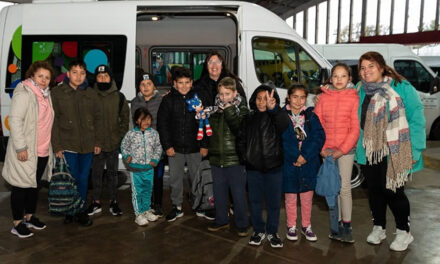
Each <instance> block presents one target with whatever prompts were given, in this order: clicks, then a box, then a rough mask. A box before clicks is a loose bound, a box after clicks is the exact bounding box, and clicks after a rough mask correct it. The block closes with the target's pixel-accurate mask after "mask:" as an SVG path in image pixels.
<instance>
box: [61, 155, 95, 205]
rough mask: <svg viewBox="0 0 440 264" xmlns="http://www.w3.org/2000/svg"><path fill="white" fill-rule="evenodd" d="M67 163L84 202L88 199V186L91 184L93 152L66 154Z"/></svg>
mask: <svg viewBox="0 0 440 264" xmlns="http://www.w3.org/2000/svg"><path fill="white" fill-rule="evenodd" d="M64 157H65V158H66V162H67V164H68V165H69V167H70V172H71V173H72V175H73V177H74V178H75V180H76V185H77V186H78V190H79V193H80V194H81V198H82V199H83V201H86V198H87V185H88V183H89V173H90V166H91V165H92V158H93V152H90V153H85V154H81V153H72V152H67V151H65V152H64Z"/></svg>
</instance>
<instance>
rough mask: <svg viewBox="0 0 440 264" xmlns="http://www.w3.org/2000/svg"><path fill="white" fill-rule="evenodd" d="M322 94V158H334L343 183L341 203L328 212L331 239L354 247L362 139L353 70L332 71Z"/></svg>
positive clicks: (317, 109)
mask: <svg viewBox="0 0 440 264" xmlns="http://www.w3.org/2000/svg"><path fill="white" fill-rule="evenodd" d="M321 90H322V94H320V95H319V99H318V102H317V104H316V107H315V113H316V114H317V115H318V116H319V120H320V121H321V124H322V126H323V127H324V131H325V135H326V140H325V144H324V147H323V148H322V151H321V155H322V156H323V157H327V156H333V158H334V159H335V160H337V164H338V167H339V174H340V176H341V183H342V184H341V191H340V194H339V196H338V197H337V198H338V199H337V200H338V203H337V204H336V206H335V208H329V209H330V231H331V233H330V235H329V237H330V238H331V239H335V240H338V241H342V242H348V243H353V242H354V239H353V235H352V231H351V212H352V197H351V174H352V168H353V162H354V154H355V148H356V143H357V140H358V137H359V118H358V107H359V96H358V94H357V92H356V90H355V89H354V85H353V83H351V69H350V67H348V66H347V65H346V64H344V63H338V64H336V65H335V66H334V67H333V68H332V71H331V76H330V79H329V82H328V84H327V85H325V86H323V87H321ZM338 208H339V209H338ZM338 220H339V221H338ZM341 220H342V221H341Z"/></svg>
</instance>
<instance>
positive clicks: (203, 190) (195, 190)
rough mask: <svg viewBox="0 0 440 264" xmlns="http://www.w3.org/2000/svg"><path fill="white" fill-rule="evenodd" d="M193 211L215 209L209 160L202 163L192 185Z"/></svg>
mask: <svg viewBox="0 0 440 264" xmlns="http://www.w3.org/2000/svg"><path fill="white" fill-rule="evenodd" d="M192 201H193V204H192V209H193V210H210V209H213V208H214V191H213V182H212V175H211V165H210V164H209V160H203V161H202V162H200V165H199V169H198V170H197V173H196V176H195V177H194V181H193V184H192Z"/></svg>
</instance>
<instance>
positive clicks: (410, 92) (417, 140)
mask: <svg viewBox="0 0 440 264" xmlns="http://www.w3.org/2000/svg"><path fill="white" fill-rule="evenodd" d="M391 87H392V88H393V89H394V91H396V93H397V94H399V96H400V97H401V98H402V101H403V104H404V105H405V114H406V120H407V121H408V125H409V133H410V139H411V147H412V156H413V160H416V161H417V162H416V163H415V164H414V165H413V172H416V171H419V170H422V169H423V158H422V151H423V150H425V149H426V133H425V123H426V120H425V115H424V114H423V104H422V101H421V100H420V97H419V95H418V94H417V91H416V89H415V88H414V87H413V86H412V85H411V84H410V83H409V82H408V81H406V80H403V81H402V82H401V83H397V82H396V81H395V80H393V81H392V83H391ZM357 89H358V94H359V100H360V101H359V109H358V116H359V120H361V112H362V103H363V102H364V99H365V92H364V89H363V88H362V83H361V82H359V83H358V84H357ZM388 108H389V107H388ZM363 139H364V130H363V129H362V128H361V133H360V136H359V139H358V143H357V147H356V156H355V160H356V161H357V163H359V164H366V163H367V158H366V154H365V147H364V146H363V144H362V142H363Z"/></svg>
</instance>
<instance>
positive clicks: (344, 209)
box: [338, 154, 354, 222]
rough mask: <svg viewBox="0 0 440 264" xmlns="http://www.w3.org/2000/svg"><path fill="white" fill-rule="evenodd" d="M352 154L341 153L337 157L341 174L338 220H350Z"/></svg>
mask: <svg viewBox="0 0 440 264" xmlns="http://www.w3.org/2000/svg"><path fill="white" fill-rule="evenodd" d="M353 163H354V154H347V155H342V156H341V157H340V158H339V159H338V167H339V174H340V175H341V191H340V192H339V197H338V204H339V220H343V221H345V222H351V211H352V206H353V200H352V197H351V173H352V170H353Z"/></svg>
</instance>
